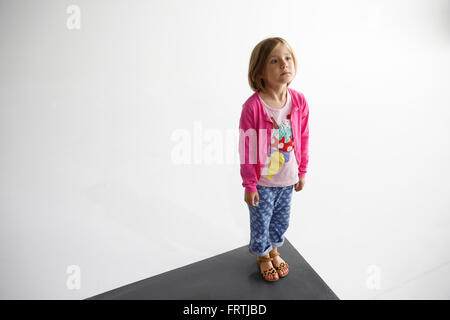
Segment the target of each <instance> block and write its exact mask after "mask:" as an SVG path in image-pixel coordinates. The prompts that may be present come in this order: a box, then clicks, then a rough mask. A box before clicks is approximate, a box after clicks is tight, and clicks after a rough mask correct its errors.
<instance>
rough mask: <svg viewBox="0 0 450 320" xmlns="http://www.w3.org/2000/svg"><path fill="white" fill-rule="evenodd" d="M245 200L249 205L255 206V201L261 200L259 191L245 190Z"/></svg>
mask: <svg viewBox="0 0 450 320" xmlns="http://www.w3.org/2000/svg"><path fill="white" fill-rule="evenodd" d="M244 201H245V202H247V204H248V205H249V206H252V207H254V206H255V202H259V194H258V192H245V196H244Z"/></svg>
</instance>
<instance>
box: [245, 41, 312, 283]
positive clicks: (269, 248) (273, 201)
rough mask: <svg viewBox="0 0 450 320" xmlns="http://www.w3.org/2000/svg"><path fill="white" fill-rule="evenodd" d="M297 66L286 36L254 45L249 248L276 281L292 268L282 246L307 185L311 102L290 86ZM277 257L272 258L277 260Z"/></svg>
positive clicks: (248, 110) (248, 133)
mask: <svg viewBox="0 0 450 320" xmlns="http://www.w3.org/2000/svg"><path fill="white" fill-rule="evenodd" d="M296 72H297V64H296V59H295V55H294V52H293V50H292V49H291V47H290V46H289V44H288V43H287V42H286V40H284V39H282V38H278V37H276V38H268V39H265V40H263V41H261V42H260V43H258V45H257V46H256V47H255V48H254V49H253V52H252V54H251V58H250V66H249V71H248V81H249V84H250V87H251V88H252V90H253V91H254V94H252V95H251V96H250V97H249V98H248V99H247V101H246V102H245V103H244V105H243V107H242V113H241V118H240V121H239V155H240V163H241V165H240V166H241V169H240V171H241V176H242V180H243V183H242V186H243V187H245V197H244V200H245V202H246V203H247V205H248V208H249V210H250V231H251V232H250V244H249V251H250V252H251V253H252V254H254V255H256V256H257V262H258V264H259V267H260V270H261V274H262V276H263V278H264V279H265V280H267V281H276V280H278V279H279V277H284V276H286V275H287V273H288V272H289V265H288V264H287V262H286V261H284V260H283V259H282V257H281V256H280V254H279V253H278V251H277V247H281V246H282V245H283V243H284V233H285V232H286V230H287V228H288V226H289V217H290V207H291V197H292V191H293V189H294V187H295V191H296V192H298V191H300V190H302V189H303V186H304V185H305V174H306V168H307V165H308V138H309V125H308V117H309V107H308V104H307V102H306V99H305V97H304V96H303V94H302V93H300V92H298V91H295V90H293V89H291V88H288V86H289V84H290V83H291V82H292V80H293V79H294V77H295V75H296ZM272 262H273V264H272Z"/></svg>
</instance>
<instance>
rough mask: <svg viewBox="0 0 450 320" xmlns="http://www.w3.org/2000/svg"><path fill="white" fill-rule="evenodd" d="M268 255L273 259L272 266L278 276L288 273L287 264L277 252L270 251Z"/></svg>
mask: <svg viewBox="0 0 450 320" xmlns="http://www.w3.org/2000/svg"><path fill="white" fill-rule="evenodd" d="M269 254H270V257H271V258H272V259H273V266H274V267H275V268H276V269H277V272H278V275H279V276H280V277H285V276H286V275H287V274H288V273H289V265H288V264H287V262H286V261H284V260H283V259H282V258H281V256H280V254H279V253H278V252H276V251H275V252H274V251H271V252H270V253H269Z"/></svg>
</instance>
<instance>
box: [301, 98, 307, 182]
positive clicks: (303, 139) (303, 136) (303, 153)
mask: <svg viewBox="0 0 450 320" xmlns="http://www.w3.org/2000/svg"><path fill="white" fill-rule="evenodd" d="M302 100H303V103H302V104H303V106H302V114H301V117H302V120H301V121H302V125H301V148H300V154H301V161H300V164H299V167H298V172H299V177H300V178H303V177H304V176H305V174H306V171H307V167H308V161H309V106H308V102H307V101H306V99H305V97H304V96H303V95H302Z"/></svg>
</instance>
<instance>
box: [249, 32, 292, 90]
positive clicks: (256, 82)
mask: <svg viewBox="0 0 450 320" xmlns="http://www.w3.org/2000/svg"><path fill="white" fill-rule="evenodd" d="M279 43H283V44H284V45H286V47H287V48H288V50H289V52H290V54H291V56H292V60H293V61H294V67H295V73H297V60H296V58H295V54H294V50H292V48H291V46H290V45H289V43H288V42H287V41H286V40H284V39H283V38H280V37H274V38H267V39H264V40H262V41H261V42H259V43H258V44H257V45H256V47H255V48H254V49H253V51H252V55H251V57H250V65H249V68H248V83H249V85H250V88H252V90H253V91H258V92H260V91H261V90H263V89H265V87H266V85H265V83H264V79H262V78H261V76H262V74H263V73H264V69H265V67H266V64H267V58H268V57H269V55H270V53H271V52H272V50H273V48H275V47H276V46H277V45H278V44H279ZM290 84H291V81H290V82H288V83H287V86H289V85H290Z"/></svg>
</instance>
